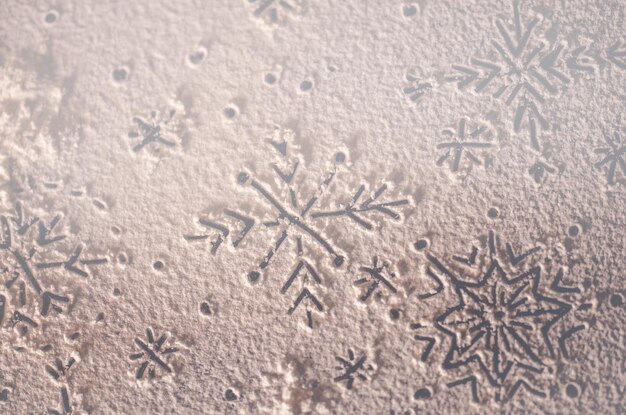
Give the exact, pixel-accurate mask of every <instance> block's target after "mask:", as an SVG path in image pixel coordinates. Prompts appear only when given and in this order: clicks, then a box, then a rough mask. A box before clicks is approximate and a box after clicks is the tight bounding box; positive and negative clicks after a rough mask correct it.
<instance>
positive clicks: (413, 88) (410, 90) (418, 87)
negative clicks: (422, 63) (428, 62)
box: [402, 71, 433, 103]
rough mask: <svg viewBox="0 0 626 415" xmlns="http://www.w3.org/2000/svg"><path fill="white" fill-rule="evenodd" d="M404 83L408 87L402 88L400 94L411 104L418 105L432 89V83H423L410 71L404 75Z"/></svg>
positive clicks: (423, 81)
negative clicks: (406, 83) (405, 82)
mask: <svg viewBox="0 0 626 415" xmlns="http://www.w3.org/2000/svg"><path fill="white" fill-rule="evenodd" d="M406 81H407V82H408V85H407V86H405V87H404V88H402V93H403V94H404V95H405V96H406V97H407V98H408V99H409V101H411V102H413V103H419V102H420V101H421V100H422V99H423V98H424V96H425V95H426V94H428V93H430V91H431V90H432V89H433V82H432V81H425V80H423V79H421V78H420V77H419V76H418V75H416V74H415V73H414V72H412V71H411V72H408V73H407V74H406Z"/></svg>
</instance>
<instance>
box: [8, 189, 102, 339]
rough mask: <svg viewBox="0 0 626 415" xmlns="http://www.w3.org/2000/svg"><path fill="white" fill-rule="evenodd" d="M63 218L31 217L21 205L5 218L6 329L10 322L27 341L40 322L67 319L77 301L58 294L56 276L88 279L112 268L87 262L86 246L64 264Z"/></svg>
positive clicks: (95, 260)
mask: <svg viewBox="0 0 626 415" xmlns="http://www.w3.org/2000/svg"><path fill="white" fill-rule="evenodd" d="M61 220H62V216H61V215H60V214H56V215H54V216H53V217H52V218H51V219H49V220H46V219H44V218H40V217H35V216H32V215H29V214H28V213H27V211H26V209H25V208H24V206H23V204H22V203H21V202H18V203H17V204H16V206H15V211H14V212H13V213H11V214H3V215H1V216H0V234H1V236H0V276H1V278H2V286H1V288H0V289H1V291H0V324H4V323H5V322H8V323H9V325H10V326H11V327H15V328H17V329H18V332H19V334H21V335H26V334H27V333H28V332H29V330H30V331H32V330H34V329H37V328H38V327H39V325H40V319H43V318H46V317H48V316H49V315H53V314H57V313H62V312H63V308H64V307H67V306H68V305H69V304H70V302H71V297H70V296H68V295H66V294H63V293H59V292H56V291H55V288H54V287H55V286H57V284H55V281H52V280H51V278H50V270H51V269H55V268H59V269H63V271H64V272H66V273H68V274H71V275H74V276H77V277H81V278H86V277H88V276H89V273H88V268H89V267H92V266H96V265H101V264H104V263H106V262H107V259H106V258H89V259H87V258H84V255H83V251H84V248H85V247H84V246H83V245H81V244H78V245H75V247H74V249H73V251H72V253H71V254H70V255H69V256H68V257H67V258H63V259H55V257H56V256H58V253H57V247H56V245H57V244H59V243H60V242H61V241H63V240H65V239H66V235H63V234H60V233H58V229H59V227H60V226H59V225H60V222H61Z"/></svg>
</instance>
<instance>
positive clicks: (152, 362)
mask: <svg viewBox="0 0 626 415" xmlns="http://www.w3.org/2000/svg"><path fill="white" fill-rule="evenodd" d="M166 341H167V335H165V334H163V335H161V336H160V337H159V338H158V339H157V338H155V337H154V333H153V332H152V329H150V328H148V329H146V340H145V341H144V340H142V339H140V338H136V339H135V345H137V346H138V347H139V351H138V352H135V353H132V354H131V355H130V360H133V361H134V360H140V359H142V360H143V362H142V363H141V364H140V365H139V367H138V368H137V371H136V372H135V378H136V379H142V378H143V376H144V374H145V373H146V370H147V371H148V375H149V376H150V379H154V378H155V377H156V374H157V368H160V369H161V370H163V371H165V372H167V373H171V372H172V368H171V367H170V365H169V364H168V363H167V361H166V359H167V356H168V355H170V354H172V353H176V352H177V351H178V348H176V347H166V348H163V346H164V345H165V342H166Z"/></svg>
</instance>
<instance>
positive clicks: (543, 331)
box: [412, 232, 588, 401]
mask: <svg viewBox="0 0 626 415" xmlns="http://www.w3.org/2000/svg"><path fill="white" fill-rule="evenodd" d="M487 244H488V249H487V253H486V254H485V255H479V250H478V248H476V247H472V250H471V252H470V255H469V256H468V257H461V256H453V257H452V260H451V262H450V264H449V265H444V263H442V262H441V261H439V260H438V259H437V258H435V257H434V256H432V255H431V254H427V258H428V260H429V262H430V264H431V268H430V269H429V277H430V278H431V279H433V280H434V281H435V282H436V283H437V286H438V289H437V292H436V293H438V292H440V291H441V290H442V289H443V283H442V281H441V279H442V278H443V279H445V280H447V281H448V282H449V283H450V284H451V287H452V288H453V290H454V292H455V293H456V295H457V297H458V299H459V302H458V304H457V305H455V306H453V307H450V308H448V309H447V310H446V311H445V312H444V313H442V314H441V315H439V316H438V317H437V318H436V319H435V324H434V328H435V329H436V330H438V331H440V332H442V333H444V334H445V335H446V336H447V337H448V338H449V340H450V346H449V348H448V351H447V353H446V355H445V359H444V361H443V368H444V369H446V370H460V369H466V370H467V369H470V370H472V369H479V370H480V371H481V373H482V374H483V375H484V377H485V378H486V379H487V381H488V383H489V384H490V385H491V386H492V387H493V388H494V389H495V396H496V400H501V399H502V398H503V396H502V394H503V393H504V398H506V399H510V398H512V397H513V396H514V395H515V394H516V393H517V392H518V391H519V390H520V388H523V389H525V390H526V391H527V392H529V393H532V394H533V395H536V396H539V397H545V396H546V394H545V392H543V391H542V390H540V389H539V388H537V387H536V386H533V379H534V378H535V376H537V375H538V374H541V373H544V372H546V371H548V372H549V371H552V370H553V367H555V366H556V364H558V354H557V349H556V348H555V346H554V344H553V341H552V338H553V336H552V332H553V331H554V329H555V326H556V325H557V323H559V322H561V321H562V320H563V319H564V318H565V316H566V315H568V314H569V313H571V312H572V311H573V310H574V309H575V306H574V304H573V303H572V302H571V301H570V300H569V298H570V297H571V296H574V295H576V294H579V293H580V290H579V289H578V288H572V287H567V286H564V285H563V281H562V280H563V271H562V270H559V271H558V272H557V275H556V276H555V278H554V279H553V280H552V283H551V285H550V286H549V287H545V286H544V284H542V273H543V270H542V267H541V266H540V265H539V264H538V262H533V263H532V265H531V266H530V267H528V266H525V263H526V262H529V261H530V260H531V258H533V257H534V255H535V254H537V253H538V252H539V251H540V248H539V247H533V248H531V249H529V250H527V251H525V252H523V253H521V254H516V253H515V252H514V250H513V247H512V246H511V245H510V244H508V243H507V244H506V245H505V247H504V248H502V247H500V246H499V244H498V241H497V239H496V236H495V234H494V233H493V232H490V233H489V236H488V241H487ZM544 278H545V277H544ZM436 293H435V294H436ZM432 295H434V294H429V295H428V297H430V296H432ZM557 296H558V297H557ZM564 297H567V298H564ZM586 308H588V304H583V305H581V306H580V307H579V308H578V309H579V310H584V309H586ZM562 325H563V324H561V326H562ZM412 328H413V329H414V330H421V329H423V328H424V326H422V325H420V324H416V325H413V326H412ZM584 328H585V326H584V325H577V326H574V327H572V328H569V329H566V330H564V331H562V332H561V334H560V335H558V336H557V343H558V351H560V355H561V356H563V357H568V356H569V354H568V350H567V347H566V341H567V339H568V338H569V337H571V336H572V335H574V334H575V333H577V332H579V331H581V330H583V329H584ZM416 340H418V341H422V342H426V343H427V344H426V348H425V350H424V353H423V354H422V360H426V359H427V358H428V355H429V354H430V352H431V350H432V349H433V347H434V345H435V342H436V340H435V337H429V336H425V335H418V336H416ZM478 379H479V377H477V376H476V375H475V374H470V375H468V376H466V377H463V378H462V379H459V380H456V381H453V382H450V383H448V387H450V388H453V387H457V386H460V385H466V384H469V385H470V387H471V391H472V396H473V399H474V400H475V401H479V397H478Z"/></svg>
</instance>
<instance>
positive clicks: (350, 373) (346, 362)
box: [334, 349, 374, 390]
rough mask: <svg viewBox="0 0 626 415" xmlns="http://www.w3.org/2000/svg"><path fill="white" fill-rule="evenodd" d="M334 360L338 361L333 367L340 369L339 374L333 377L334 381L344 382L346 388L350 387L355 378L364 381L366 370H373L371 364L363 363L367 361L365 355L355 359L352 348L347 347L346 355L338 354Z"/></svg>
mask: <svg viewBox="0 0 626 415" xmlns="http://www.w3.org/2000/svg"><path fill="white" fill-rule="evenodd" d="M335 360H336V361H337V362H339V366H337V367H335V369H336V370H338V371H340V372H341V374H340V375H339V376H337V377H335V379H334V381H335V382H345V385H346V388H347V389H348V390H350V389H352V387H353V385H354V381H355V380H356V379H359V380H361V381H366V380H367V376H366V373H367V372H368V371H371V370H374V367H373V366H372V365H369V364H368V365H366V364H365V363H366V361H367V356H366V355H362V356H361V357H359V358H358V359H357V357H356V355H355V354H354V351H352V349H348V356H347V357H345V358H344V357H340V356H335Z"/></svg>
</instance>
